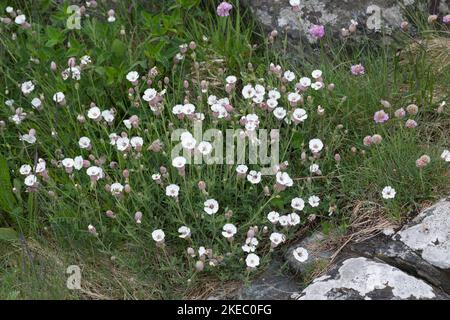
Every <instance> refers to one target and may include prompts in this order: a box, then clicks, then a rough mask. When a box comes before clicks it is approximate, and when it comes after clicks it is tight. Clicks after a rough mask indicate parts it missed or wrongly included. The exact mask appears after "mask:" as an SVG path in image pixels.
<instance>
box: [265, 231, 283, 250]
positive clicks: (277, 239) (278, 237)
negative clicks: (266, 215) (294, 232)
mask: <svg viewBox="0 0 450 320" xmlns="http://www.w3.org/2000/svg"><path fill="white" fill-rule="evenodd" d="M269 239H270V242H271V243H272V247H277V246H278V245H280V244H281V243H283V242H285V241H286V237H285V235H284V234H282V233H279V232H273V233H272V234H271V235H270V238H269Z"/></svg>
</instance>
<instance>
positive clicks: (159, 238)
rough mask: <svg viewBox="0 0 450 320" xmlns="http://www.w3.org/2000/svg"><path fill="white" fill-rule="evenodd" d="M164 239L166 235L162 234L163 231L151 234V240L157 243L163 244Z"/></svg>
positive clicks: (159, 230) (158, 230)
mask: <svg viewBox="0 0 450 320" xmlns="http://www.w3.org/2000/svg"><path fill="white" fill-rule="evenodd" d="M165 237H166V235H165V234H164V231H162V230H161V229H157V230H155V231H153V232H152V238H153V240H155V242H157V243H161V242H164V238H165Z"/></svg>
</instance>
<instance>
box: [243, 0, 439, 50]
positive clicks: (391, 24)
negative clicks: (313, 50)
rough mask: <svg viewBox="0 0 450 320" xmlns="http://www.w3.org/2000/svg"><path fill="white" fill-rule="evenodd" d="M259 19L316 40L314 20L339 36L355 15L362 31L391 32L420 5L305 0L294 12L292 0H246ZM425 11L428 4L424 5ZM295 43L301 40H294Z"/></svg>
mask: <svg viewBox="0 0 450 320" xmlns="http://www.w3.org/2000/svg"><path fill="white" fill-rule="evenodd" d="M432 2H439V4H438V5H436V6H437V7H439V8H440V10H441V12H445V11H448V4H447V3H448V0H441V1H436V0H433V1H432ZM243 3H244V4H246V5H247V6H248V7H249V8H250V9H251V10H252V12H253V13H254V15H255V16H256V18H257V20H258V21H259V22H261V24H262V25H263V26H264V27H265V28H266V30H267V32H270V31H271V30H274V29H276V30H278V31H279V32H281V31H286V30H287V33H288V35H289V37H290V38H291V39H292V40H299V39H305V40H307V41H309V42H310V43H314V42H315V41H316V40H315V39H314V38H313V37H311V35H310V34H309V32H308V31H309V29H310V27H311V26H312V25H313V24H321V25H325V29H326V33H327V34H333V35H334V36H335V37H338V35H339V34H340V31H341V29H342V28H348V27H349V25H350V21H351V20H352V19H353V20H355V21H357V22H358V30H360V31H361V30H363V31H364V32H359V33H360V34H370V33H377V32H380V31H383V32H387V33H389V32H391V31H392V30H394V29H398V28H399V27H400V24H401V22H402V21H403V20H404V19H405V18H404V16H403V11H404V10H403V9H404V8H410V7H411V6H419V5H420V4H419V3H422V4H423V2H420V1H418V0H339V1H336V0H302V1H301V2H300V3H301V5H300V11H298V12H294V11H293V10H292V7H291V6H290V4H289V0H244V1H243ZM421 6H422V8H420V9H421V10H423V11H425V12H426V11H427V8H426V6H424V5H421ZM291 42H294V43H293V44H296V43H298V41H291Z"/></svg>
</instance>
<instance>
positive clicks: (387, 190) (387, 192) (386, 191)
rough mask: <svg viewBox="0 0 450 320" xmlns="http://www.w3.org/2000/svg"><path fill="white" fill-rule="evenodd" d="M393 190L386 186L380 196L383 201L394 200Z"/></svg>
mask: <svg viewBox="0 0 450 320" xmlns="http://www.w3.org/2000/svg"><path fill="white" fill-rule="evenodd" d="M395 194H396V192H395V189H394V188H392V187H391V186H386V187H384V188H383V191H381V195H382V196H383V198H384V199H394V198H395Z"/></svg>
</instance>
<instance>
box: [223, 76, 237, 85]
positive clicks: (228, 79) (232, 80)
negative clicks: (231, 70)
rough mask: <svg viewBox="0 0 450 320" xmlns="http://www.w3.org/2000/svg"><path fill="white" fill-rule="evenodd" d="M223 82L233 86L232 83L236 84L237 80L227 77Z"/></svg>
mask: <svg viewBox="0 0 450 320" xmlns="http://www.w3.org/2000/svg"><path fill="white" fill-rule="evenodd" d="M225 81H226V82H227V83H228V84H234V83H236V81H237V78H236V77H235V76H228V77H226V79H225Z"/></svg>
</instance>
